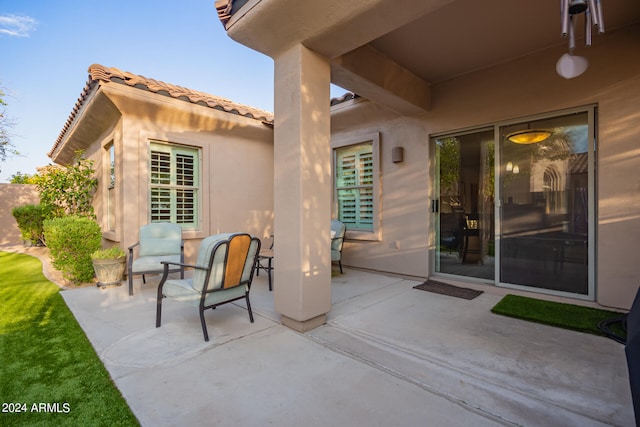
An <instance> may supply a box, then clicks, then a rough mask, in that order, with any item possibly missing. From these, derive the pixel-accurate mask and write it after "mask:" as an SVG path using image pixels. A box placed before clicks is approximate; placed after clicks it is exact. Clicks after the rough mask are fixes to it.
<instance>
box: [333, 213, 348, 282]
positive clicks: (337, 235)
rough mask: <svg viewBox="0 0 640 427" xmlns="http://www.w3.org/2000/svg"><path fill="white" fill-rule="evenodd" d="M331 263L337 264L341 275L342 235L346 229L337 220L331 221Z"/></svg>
mask: <svg viewBox="0 0 640 427" xmlns="http://www.w3.org/2000/svg"><path fill="white" fill-rule="evenodd" d="M331 231H332V233H331V234H333V237H332V238H331V262H337V263H338V265H339V266H340V274H342V246H343V244H344V235H345V233H346V231H347V227H346V226H345V225H344V223H343V222H341V221H338V220H337V219H333V220H331Z"/></svg>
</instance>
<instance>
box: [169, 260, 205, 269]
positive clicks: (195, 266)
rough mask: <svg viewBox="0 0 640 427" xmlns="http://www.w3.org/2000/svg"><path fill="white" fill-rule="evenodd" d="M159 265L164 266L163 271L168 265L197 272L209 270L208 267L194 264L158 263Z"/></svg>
mask: <svg viewBox="0 0 640 427" xmlns="http://www.w3.org/2000/svg"><path fill="white" fill-rule="evenodd" d="M160 264H163V265H164V268H165V270H166V269H168V268H169V266H170V265H178V266H181V267H185V268H197V269H199V270H208V269H209V267H203V266H201V265H196V264H185V263H183V262H171V261H160Z"/></svg>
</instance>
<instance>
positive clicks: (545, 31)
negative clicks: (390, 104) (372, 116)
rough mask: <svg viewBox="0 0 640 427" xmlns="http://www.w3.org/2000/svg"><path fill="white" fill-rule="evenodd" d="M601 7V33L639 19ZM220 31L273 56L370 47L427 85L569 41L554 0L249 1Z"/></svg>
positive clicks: (628, 8)
mask: <svg viewBox="0 0 640 427" xmlns="http://www.w3.org/2000/svg"><path fill="white" fill-rule="evenodd" d="M602 5H603V9H604V21H605V29H606V31H607V32H609V31H612V30H614V29H615V28H619V27H623V26H626V25H630V24H633V23H636V22H640V1H638V0H614V1H608V0H602ZM582 19H583V17H582V15H580V16H579V21H580V22H582ZM578 27H579V28H578V29H577V31H576V33H577V38H578V43H577V44H578V49H577V50H578V52H577V54H583V53H582V52H583V51H584V49H585V48H584V47H582V45H583V42H582V40H580V39H581V38H582V37H583V33H584V30H583V28H582V25H579V26H578ZM226 28H227V31H228V33H229V35H230V36H231V37H232V38H233V39H235V40H236V41H238V42H240V43H242V44H244V45H246V46H248V47H250V48H252V49H255V50H257V51H260V52H262V53H265V54H267V55H269V56H271V57H272V58H275V57H277V55H278V54H279V52H282V51H283V50H285V49H287V48H288V47H290V46H292V45H293V44H295V43H302V44H303V45H305V46H307V47H308V48H310V49H312V50H314V51H316V52H318V53H320V54H322V55H324V56H325V57H327V58H330V59H335V58H337V57H339V56H341V55H343V54H345V53H347V52H349V51H352V50H354V49H356V48H358V47H361V46H364V45H366V44H369V45H370V46H372V47H373V48H375V49H376V50H378V51H379V52H380V53H381V54H383V55H384V56H386V57H387V58H389V59H391V60H392V61H394V62H396V63H397V64H398V65H399V66H401V67H404V68H406V69H407V70H409V71H410V72H412V73H413V74H415V75H416V76H418V77H420V78H422V79H423V80H425V81H427V82H429V83H437V82H440V81H444V80H448V79H451V78H453V77H456V76H459V75H462V74H466V73H469V72H472V71H475V70H479V69H484V68H488V67H491V66H493V65H497V64H500V63H504V62H508V61H511V60H513V59H516V58H519V57H522V56H525V55H528V54H530V53H532V52H536V51H539V50H543V49H546V48H549V47H552V46H556V45H563V44H564V45H568V41H567V39H566V38H562V37H561V35H560V2H558V1H554V0H552V1H540V0H517V1H515V0H482V1H479V0H351V1H349V2H345V1H343V0H322V1H313V2H306V1H299V0H249V1H248V2H247V3H246V4H245V5H244V6H242V7H240V8H239V10H237V11H234V15H233V16H232V18H231V20H230V21H229V23H228V24H227V26H226ZM598 41H599V38H598V35H597V34H595V33H594V37H593V43H594V44H596V43H598ZM567 49H568V47H567ZM629 54H633V53H632V52H629ZM372 66H374V65H372ZM346 89H349V88H346Z"/></svg>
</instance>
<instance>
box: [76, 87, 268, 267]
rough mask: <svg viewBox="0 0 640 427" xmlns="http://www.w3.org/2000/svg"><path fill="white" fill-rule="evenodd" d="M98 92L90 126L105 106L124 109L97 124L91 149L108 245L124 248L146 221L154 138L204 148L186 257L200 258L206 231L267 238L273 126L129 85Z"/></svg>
mask: <svg viewBox="0 0 640 427" xmlns="http://www.w3.org/2000/svg"><path fill="white" fill-rule="evenodd" d="M100 90H101V93H100V94H99V95H98V96H97V97H96V99H97V100H98V101H97V102H95V103H94V105H96V106H97V107H96V111H89V110H87V111H85V113H86V114H85V119H86V120H87V121H88V125H93V124H94V123H93V119H94V118H96V117H99V116H100V114H99V113H100V111H102V110H103V109H108V110H111V109H113V108H115V109H116V110H117V111H118V112H119V114H118V115H113V114H110V115H108V116H109V117H110V121H109V123H102V124H100V125H99V126H97V127H98V128H100V129H101V132H100V133H99V134H97V135H95V138H94V140H93V141H92V143H91V144H90V145H89V146H88V147H87V148H86V155H87V157H88V158H90V159H92V160H93V161H94V168H95V170H96V171H97V175H98V181H99V185H98V190H97V195H96V198H95V202H94V207H95V210H96V215H97V217H98V221H99V222H100V224H101V226H102V229H103V231H104V232H103V237H104V239H105V244H106V245H114V244H117V245H119V246H121V247H123V248H125V249H126V248H127V247H129V246H130V245H132V244H134V243H135V242H137V240H138V230H139V228H140V227H141V226H142V225H144V224H147V223H148V222H149V202H148V200H149V192H148V186H149V170H148V164H149V147H150V143H151V141H159V142H166V143H172V144H180V145H184V146H188V147H192V148H198V149H200V159H199V160H200V183H201V187H200V196H201V198H200V202H201V206H200V226H199V227H198V229H197V230H185V231H183V238H184V240H185V257H186V261H187V262H193V261H195V257H196V255H197V250H198V248H199V243H200V241H201V239H203V238H204V237H206V236H208V235H212V234H217V233H223V232H235V231H239V232H248V233H251V234H253V235H256V236H258V237H260V238H263V237H266V236H269V235H270V234H272V233H273V130H272V129H271V128H269V127H268V126H266V125H264V124H263V123H261V122H260V121H259V120H254V119H250V118H247V117H243V116H239V115H236V114H231V113H226V112H222V111H219V110H215V109H212V108H207V107H203V106H200V105H194V104H191V103H188V102H184V101H182V100H177V99H174V98H171V97H167V96H163V95H159V94H155V93H150V92H146V91H142V90H139V89H136V88H131V87H128V86H125V85H118V84H113V83H108V84H106V85H105V86H103V87H102V88H101V89H100ZM105 98H106V99H108V102H107V101H105ZM89 119H91V120H89ZM114 119H115V120H114ZM97 120H99V118H97ZM111 143H113V144H114V146H115V154H116V161H115V171H116V227H115V228H116V229H115V231H109V227H108V223H107V201H108V199H107V186H106V184H107V183H108V182H109V181H108V180H109V160H110V159H109V154H108V151H107V147H108V146H109V144H111Z"/></svg>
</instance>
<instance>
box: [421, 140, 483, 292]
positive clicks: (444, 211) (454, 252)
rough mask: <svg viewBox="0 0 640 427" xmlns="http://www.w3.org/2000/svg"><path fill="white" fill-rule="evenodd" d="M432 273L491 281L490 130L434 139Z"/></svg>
mask: <svg viewBox="0 0 640 427" xmlns="http://www.w3.org/2000/svg"><path fill="white" fill-rule="evenodd" d="M434 146H435V150H436V164H437V165H436V177H437V178H436V187H437V188H436V194H437V195H438V197H437V199H435V200H434V203H433V206H432V209H433V210H434V212H436V213H437V216H436V230H437V231H436V234H437V236H436V238H437V245H436V259H435V264H436V267H435V271H436V272H438V273H446V274H455V275H460V276H468V277H475V278H479V279H491V280H493V279H494V276H495V271H494V270H495V268H494V265H495V263H494V255H495V251H494V248H495V245H494V238H493V235H494V230H495V226H494V203H493V201H494V158H495V155H494V153H495V144H494V130H493V128H489V129H485V130H480V131H475V132H471V133H466V134H458V135H451V136H446V137H442V138H436V139H435V143H434Z"/></svg>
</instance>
